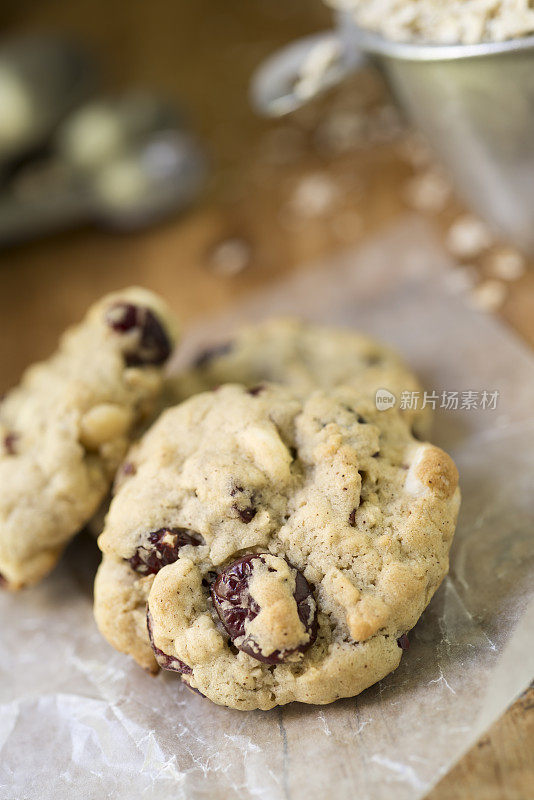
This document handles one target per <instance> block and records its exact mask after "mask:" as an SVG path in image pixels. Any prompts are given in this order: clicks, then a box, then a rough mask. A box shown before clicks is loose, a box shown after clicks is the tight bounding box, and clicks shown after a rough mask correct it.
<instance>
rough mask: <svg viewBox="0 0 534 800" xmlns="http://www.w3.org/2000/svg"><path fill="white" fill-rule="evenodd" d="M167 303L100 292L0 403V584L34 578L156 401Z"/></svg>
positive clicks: (168, 345)
mask: <svg viewBox="0 0 534 800" xmlns="http://www.w3.org/2000/svg"><path fill="white" fill-rule="evenodd" d="M175 327H176V326H175V322H174V320H173V318H172V316H171V313H170V311H169V309H168V308H167V306H166V304H165V303H164V302H163V301H162V300H160V298H159V297H157V296H156V295H154V294H153V293H152V292H149V291H146V290H145V289H141V288H136V287H133V288H129V289H125V290H124V291H120V292H116V293H114V294H111V295H107V296H106V297H104V298H103V299H102V300H100V301H99V302H98V303H96V304H95V305H94V306H93V307H92V308H91V309H90V310H89V312H88V314H87V316H86V318H85V319H84V320H83V321H82V322H81V323H80V324H79V325H77V326H75V327H72V328H70V329H69V330H68V331H67V332H66V333H65V334H64V336H63V337H62V339H61V341H60V345H59V348H58V350H57V351H56V353H54V355H53V356H51V358H49V359H48V360H47V361H43V362H42V363H39V364H35V365H34V366H32V367H30V368H29V369H28V370H27V371H26V372H25V374H24V376H23V378H22V380H21V382H20V384H19V386H17V387H16V388H14V389H12V390H11V391H10V392H9V393H8V394H7V395H6V397H5V398H4V399H3V400H2V401H1V402H0V583H1V584H2V585H5V586H7V588H10V589H18V588H20V587H21V586H27V585H30V584H32V583H35V582H36V581H38V580H40V579H41V578H42V577H43V576H44V575H46V573H47V572H49V571H50V570H51V569H52V567H53V566H54V564H55V563H56V561H57V560H58V558H59V556H60V554H61V551H62V550H63V548H64V546H65V544H66V543H67V542H68V540H69V539H70V538H71V537H72V536H73V535H74V534H75V533H77V531H78V530H79V529H80V528H81V527H82V526H83V525H84V524H85V523H86V522H87V521H88V520H89V518H90V517H91V516H92V515H93V514H94V513H95V511H96V510H97V509H98V507H99V504H100V503H101V502H102V501H103V500H104V498H105V497H106V495H107V493H108V491H109V489H110V487H111V483H112V481H113V476H114V474H115V471H116V469H117V467H118V465H119V464H120V463H121V461H122V459H123V458H124V455H125V452H126V450H127V448H128V447H129V445H130V444H131V441H132V439H133V438H134V436H135V435H136V434H137V433H138V430H139V426H140V425H142V424H144V423H146V421H147V419H148V418H149V417H150V415H151V414H152V412H153V411H154V409H155V407H156V405H157V403H158V402H159V401H160V397H161V395H162V391H163V387H164V379H163V368H164V364H165V362H166V361H167V359H168V358H169V356H170V354H171V351H172V348H173V346H174V340H175V335H176V330H175Z"/></svg>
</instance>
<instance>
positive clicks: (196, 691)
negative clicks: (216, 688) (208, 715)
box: [182, 678, 206, 698]
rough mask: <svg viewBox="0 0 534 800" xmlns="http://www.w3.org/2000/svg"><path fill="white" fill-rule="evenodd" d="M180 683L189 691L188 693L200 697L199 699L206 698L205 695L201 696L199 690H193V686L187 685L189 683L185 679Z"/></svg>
mask: <svg viewBox="0 0 534 800" xmlns="http://www.w3.org/2000/svg"><path fill="white" fill-rule="evenodd" d="M182 683H183V685H184V686H186V687H187V688H188V689H189V691H190V692H194V693H195V694H198V695H200V697H204V698H205V697H206V695H205V694H202V692H201V691H200V690H199V689H195V687H194V686H191V685H190V684H189V683H188V682H187V681H186V679H185V678H182Z"/></svg>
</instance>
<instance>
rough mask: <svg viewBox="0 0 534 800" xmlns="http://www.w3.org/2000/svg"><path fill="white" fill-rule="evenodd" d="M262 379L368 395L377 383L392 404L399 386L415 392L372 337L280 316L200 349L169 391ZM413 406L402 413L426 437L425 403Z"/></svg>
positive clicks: (413, 382) (403, 369)
mask: <svg viewBox="0 0 534 800" xmlns="http://www.w3.org/2000/svg"><path fill="white" fill-rule="evenodd" d="M263 381H269V382H273V383H282V384H285V385H288V386H291V387H293V389H295V390H297V391H299V392H300V393H302V394H307V393H309V392H310V391H311V390H313V389H314V388H317V387H321V388H326V389H328V388H331V387H334V386H338V385H341V384H349V385H350V386H352V387H354V388H355V389H357V390H358V391H360V392H361V393H365V394H367V395H369V396H372V397H374V395H375V393H376V391H377V390H378V389H387V390H388V391H390V392H392V393H393V394H394V395H395V397H396V405H397V407H399V405H400V401H401V396H402V392H410V393H411V392H421V385H420V384H419V382H418V380H417V378H416V377H415V375H414V374H413V372H411V370H410V369H409V368H408V367H407V365H406V364H405V363H404V362H403V361H402V359H401V358H400V356H399V355H398V354H397V353H396V352H395V351H394V350H392V349H391V348H389V347H386V346H385V345H383V344H381V343H379V342H377V341H376V340H374V339H372V338H370V337H368V336H364V335H363V334H360V333H356V332H355V331H353V330H348V329H343V328H333V327H328V326H323V325H316V324H313V323H310V322H305V321H303V320H299V319H292V318H282V319H270V320H267V321H265V322H261V323H259V324H258V325H250V326H248V327H244V328H242V329H241V330H239V331H238V332H237V333H236V334H235V336H234V338H233V339H232V340H231V341H228V342H225V343H223V344H221V345H217V346H215V347H213V348H212V349H210V350H205V351H203V352H202V353H200V354H199V355H198V356H197V358H196V361H195V363H194V364H193V365H192V366H191V367H190V368H189V369H186V370H184V371H183V372H181V373H180V374H178V375H176V376H174V375H173V376H172V377H171V378H170V379H169V393H172V396H173V397H174V398H175V400H183V399H185V398H186V397H190V396H191V395H193V394H197V393H199V392H202V391H205V390H207V389H212V388H214V387H216V386H219V385H221V384H223V383H243V384H244V385H245V386H248V387H252V386H256V385H257V384H260V383H262V382H263ZM421 396H422V394H421ZM418 406H419V407H418V408H410V407H407V408H406V409H405V410H403V414H404V415H405V416H406V419H407V420H408V424H410V425H413V431H414V433H415V434H416V435H417V436H420V437H421V438H427V437H428V435H429V433H430V428H431V423H432V412H431V409H430V406H428V405H427V406H426V408H422V407H421V406H422V403H419V404H418Z"/></svg>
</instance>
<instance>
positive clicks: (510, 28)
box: [326, 0, 534, 44]
mask: <svg viewBox="0 0 534 800" xmlns="http://www.w3.org/2000/svg"><path fill="white" fill-rule="evenodd" d="M326 2H327V3H328V4H329V5H331V6H333V7H334V8H336V9H339V10H342V11H349V12H351V13H353V14H354V17H355V20H356V22H357V23H358V25H360V26H361V27H362V28H369V29H370V30H373V31H377V32H378V33H381V34H382V35H383V36H385V37H386V38H388V39H397V40H401V41H418V42H421V41H423V42H431V43H435V44H454V43H457V42H458V43H462V44H476V43H477V42H483V41H490V42H491V41H493V42H500V41H503V40H505V39H515V38H518V37H522V36H528V35H530V34H532V33H534V3H533V2H532V0H446V2H444V0H326Z"/></svg>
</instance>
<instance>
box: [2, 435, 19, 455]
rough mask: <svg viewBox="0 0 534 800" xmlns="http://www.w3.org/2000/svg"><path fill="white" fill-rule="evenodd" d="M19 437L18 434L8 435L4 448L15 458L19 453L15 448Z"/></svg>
mask: <svg viewBox="0 0 534 800" xmlns="http://www.w3.org/2000/svg"><path fill="white" fill-rule="evenodd" d="M18 438H19V437H18V436H17V434H16V433H7V434H6V435H5V436H4V448H5V451H6V453H7V454H8V456H14V455H15V453H16V452H17V450H16V448H15V442H16V441H17V439H18Z"/></svg>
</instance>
